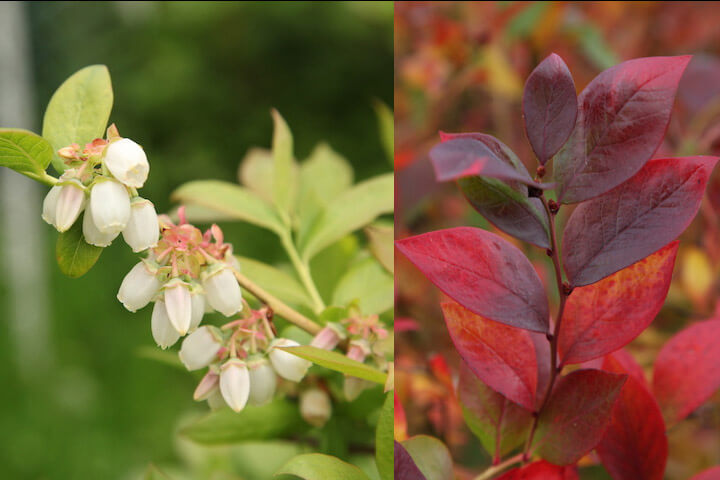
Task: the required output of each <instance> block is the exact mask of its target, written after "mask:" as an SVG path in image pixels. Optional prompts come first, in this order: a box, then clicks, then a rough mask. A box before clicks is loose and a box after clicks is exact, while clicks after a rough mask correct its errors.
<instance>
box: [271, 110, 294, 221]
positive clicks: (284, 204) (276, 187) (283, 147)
mask: <svg viewBox="0 0 720 480" xmlns="http://www.w3.org/2000/svg"><path fill="white" fill-rule="evenodd" d="M272 117H273V122H274V124H275V129H274V130H273V141H272V153H273V183H272V186H273V189H272V194H273V200H274V201H275V206H276V207H277V208H278V210H279V211H280V213H281V215H282V216H283V218H284V219H285V220H286V223H289V219H290V215H291V214H292V212H293V208H294V206H295V197H296V195H297V165H296V164H295V160H294V158H293V137H292V133H291V132H290V128H289V127H288V125H287V123H285V119H284V118H283V117H282V116H281V115H280V113H279V112H278V111H277V110H274V109H273V111H272Z"/></svg>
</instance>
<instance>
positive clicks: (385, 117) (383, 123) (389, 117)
mask: <svg viewBox="0 0 720 480" xmlns="http://www.w3.org/2000/svg"><path fill="white" fill-rule="evenodd" d="M373 106H374V107H375V114H376V115H377V117H378V126H379V128H380V140H381V141H382V144H383V148H384V149H385V154H386V155H387V158H388V161H389V162H390V165H392V164H393V163H394V157H395V121H394V120H395V119H394V118H393V111H392V110H391V109H390V107H388V106H387V105H385V104H384V103H383V102H381V101H379V100H376V101H375V102H374V103H373Z"/></svg>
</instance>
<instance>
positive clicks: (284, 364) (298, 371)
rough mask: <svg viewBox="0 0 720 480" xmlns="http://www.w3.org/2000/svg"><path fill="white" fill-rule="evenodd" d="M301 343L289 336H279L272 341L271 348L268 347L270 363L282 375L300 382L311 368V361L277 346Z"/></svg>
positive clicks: (290, 345) (292, 345) (294, 345)
mask: <svg viewBox="0 0 720 480" xmlns="http://www.w3.org/2000/svg"><path fill="white" fill-rule="evenodd" d="M298 346H300V344H299V343H298V342H296V341H294V340H289V339H287V338H277V339H275V340H273V341H272V343H271V344H270V348H269V349H268V352H269V354H268V355H269V357H270V363H272V366H273V368H274V369H275V371H276V372H277V374H278V375H280V376H281V377H283V378H285V379H287V380H291V381H293V382H299V381H300V380H302V378H303V377H304V376H305V374H306V373H307V371H308V368H310V365H312V363H310V362H309V361H307V360H305V359H304V358H300V357H297V356H295V355H293V354H292V353H288V352H285V351H283V350H278V349H277V348H275V347H298Z"/></svg>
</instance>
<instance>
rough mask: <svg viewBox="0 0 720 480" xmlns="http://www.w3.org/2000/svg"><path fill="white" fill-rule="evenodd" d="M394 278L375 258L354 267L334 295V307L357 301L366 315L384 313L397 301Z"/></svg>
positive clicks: (367, 259)
mask: <svg viewBox="0 0 720 480" xmlns="http://www.w3.org/2000/svg"><path fill="white" fill-rule="evenodd" d="M393 292H394V284H393V277H392V275H390V274H389V273H388V272H386V271H385V269H383V267H382V266H380V264H379V263H378V262H377V260H375V259H374V258H366V259H365V260H362V261H361V262H359V263H357V264H355V265H353V266H352V267H351V268H350V270H348V271H347V272H346V273H345V275H344V276H343V277H342V278H341V279H340V282H339V283H338V285H337V287H336V288H335V292H334V293H333V298H332V303H333V305H339V306H346V305H348V304H349V303H351V302H353V301H355V300H357V301H358V306H359V307H360V311H362V312H363V313H364V314H366V315H373V314H376V313H382V312H384V311H386V310H389V309H390V308H392V306H393V303H394V301H395V297H394V294H393Z"/></svg>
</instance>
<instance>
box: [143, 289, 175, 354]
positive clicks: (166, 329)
mask: <svg viewBox="0 0 720 480" xmlns="http://www.w3.org/2000/svg"><path fill="white" fill-rule="evenodd" d="M150 329H151V330H152V335H153V338H154V339H155V343H157V344H158V346H159V347H160V348H162V349H163V350H165V349H166V348H168V347H170V346H172V345H174V344H175V342H177V341H178V339H179V338H180V334H178V332H177V330H175V327H174V326H173V325H172V324H171V323H170V319H169V318H168V314H167V309H166V308H165V302H163V301H162V300H158V301H156V302H155V306H154V307H153V312H152V320H151V323H150Z"/></svg>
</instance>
